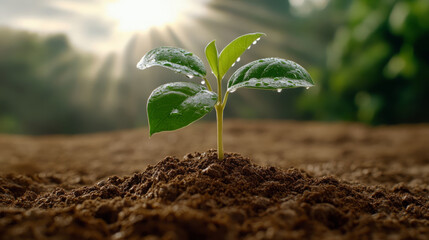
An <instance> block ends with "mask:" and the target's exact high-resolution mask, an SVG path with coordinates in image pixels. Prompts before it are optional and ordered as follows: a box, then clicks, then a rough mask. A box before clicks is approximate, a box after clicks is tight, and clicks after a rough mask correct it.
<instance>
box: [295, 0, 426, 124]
mask: <svg viewBox="0 0 429 240" xmlns="http://www.w3.org/2000/svg"><path fill="white" fill-rule="evenodd" d="M347 11H348V14H347V15H348V17H347V22H346V24H345V25H344V26H342V27H341V28H339V29H338V30H337V31H336V33H335V37H334V40H333V42H332V43H331V44H330V47H329V48H328V50H327V62H326V66H324V67H322V68H320V69H318V70H316V71H314V76H313V78H314V79H319V81H318V89H315V90H314V91H312V92H309V94H307V95H306V96H305V97H304V98H302V99H301V101H300V107H301V108H302V109H305V114H306V117H307V118H311V119H319V120H346V121H360V122H364V123H368V124H394V123H405V122H406V123H412V122H424V121H429V111H428V107H427V103H428V102H429V45H428V44H429V1H427V0H409V1H406V0H403V1H392V0H382V1H371V0H359V1H354V2H353V3H352V5H351V6H350V7H349V9H348V10H347Z"/></svg>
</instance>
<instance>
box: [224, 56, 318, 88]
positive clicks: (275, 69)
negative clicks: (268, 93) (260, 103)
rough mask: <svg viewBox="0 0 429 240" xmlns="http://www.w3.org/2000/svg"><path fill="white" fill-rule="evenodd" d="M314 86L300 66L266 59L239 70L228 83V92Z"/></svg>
mask: <svg viewBox="0 0 429 240" xmlns="http://www.w3.org/2000/svg"><path fill="white" fill-rule="evenodd" d="M312 86H314V83H313V80H312V79H311V76H310V74H309V73H308V72H307V71H306V70H305V69H304V68H303V67H301V66H300V65H298V64H297V63H295V62H292V61H290V60H285V59H281V58H265V59H260V60H256V61H253V62H251V63H248V64H246V65H244V66H242V67H241V68H239V69H238V70H237V71H236V72H235V73H234V74H233V75H232V76H231V78H230V79H229V81H228V91H229V92H233V91H235V90H236V89H237V88H241V87H245V88H257V89H271V90H273V89H284V88H294V87H306V88H308V87H312Z"/></svg>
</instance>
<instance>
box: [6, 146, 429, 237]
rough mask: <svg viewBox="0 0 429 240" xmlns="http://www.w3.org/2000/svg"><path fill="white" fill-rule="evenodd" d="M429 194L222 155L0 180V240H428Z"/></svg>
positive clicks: (211, 153)
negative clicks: (138, 168) (76, 177)
mask: <svg viewBox="0 0 429 240" xmlns="http://www.w3.org/2000/svg"><path fill="white" fill-rule="evenodd" d="M428 236H429V191H428V189H426V188H419V187H413V188H410V187H409V186H407V185H406V184H395V185H393V186H391V187H388V186H384V185H366V184H362V183H359V182H352V181H346V180H341V179H340V178H338V177H336V176H326V175H325V176H314V175H312V174H311V173H307V172H306V171H303V170H299V169H296V168H288V169H282V168H277V167H270V166H260V165H257V164H254V163H253V162H252V161H251V160H250V159H249V158H246V157H243V156H241V155H239V154H234V153H229V154H226V157H225V159H224V160H223V161H219V160H218V159H217V155H216V152H215V151H214V150H209V151H207V152H203V153H193V154H187V155H186V156H184V157H183V159H178V158H176V157H166V158H165V159H164V160H162V161H160V162H159V163H157V164H156V165H150V166H148V167H147V168H146V170H145V171H143V172H137V173H134V174H133V175H128V176H124V177H121V176H116V175H115V176H110V177H107V178H104V179H102V180H100V181H98V182H95V183H92V184H85V181H83V180H82V181H71V180H70V179H69V178H67V177H63V178H62V177H61V176H55V175H49V174H48V175H46V174H45V175H40V174H16V173H15V174H12V173H11V174H6V175H3V176H2V177H0V238H1V239H428Z"/></svg>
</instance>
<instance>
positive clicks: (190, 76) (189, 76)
mask: <svg viewBox="0 0 429 240" xmlns="http://www.w3.org/2000/svg"><path fill="white" fill-rule="evenodd" d="M186 76H187V77H188V78H191V79H192V78H193V77H194V76H192V75H186Z"/></svg>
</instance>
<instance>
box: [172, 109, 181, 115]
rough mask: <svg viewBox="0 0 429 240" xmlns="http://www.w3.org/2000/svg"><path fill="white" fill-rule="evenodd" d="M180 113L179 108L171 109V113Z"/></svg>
mask: <svg viewBox="0 0 429 240" xmlns="http://www.w3.org/2000/svg"><path fill="white" fill-rule="evenodd" d="M178 113H179V110H178V109H173V110H172V111H171V113H170V115H173V114H178Z"/></svg>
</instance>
